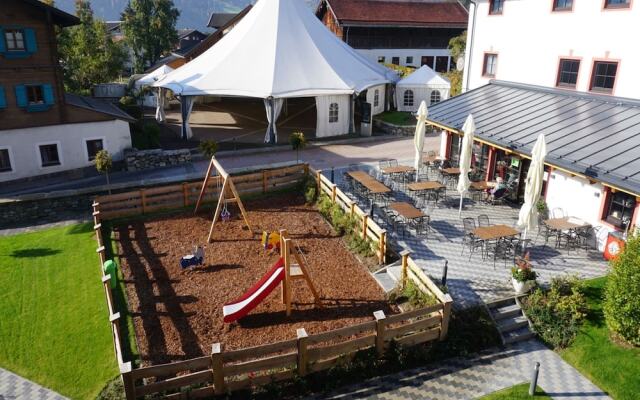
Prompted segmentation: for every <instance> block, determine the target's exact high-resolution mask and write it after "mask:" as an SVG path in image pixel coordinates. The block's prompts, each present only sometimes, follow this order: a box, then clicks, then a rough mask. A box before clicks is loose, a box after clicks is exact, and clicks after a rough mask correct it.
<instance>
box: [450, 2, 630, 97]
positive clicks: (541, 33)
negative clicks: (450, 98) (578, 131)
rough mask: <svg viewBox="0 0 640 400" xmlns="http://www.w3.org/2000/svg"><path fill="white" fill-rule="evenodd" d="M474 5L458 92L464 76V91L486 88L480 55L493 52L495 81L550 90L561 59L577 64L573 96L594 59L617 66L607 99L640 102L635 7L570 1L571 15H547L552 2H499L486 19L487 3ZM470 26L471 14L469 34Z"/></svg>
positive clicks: (583, 84) (585, 87)
mask: <svg viewBox="0 0 640 400" xmlns="http://www.w3.org/2000/svg"><path fill="white" fill-rule="evenodd" d="M478 3H479V4H478V10H477V17H476V27H475V38H474V39H473V41H474V44H473V54H472V57H471V65H470V67H469V68H467V69H466V70H465V73H464V75H465V76H464V79H463V88H464V87H465V86H466V83H467V74H469V86H468V89H474V88H476V87H478V86H482V85H484V84H486V83H488V81H489V78H485V77H482V65H483V59H484V53H485V52H496V53H498V63H497V71H496V77H495V79H500V80H506V81H514V82H520V83H528V84H534V85H541V86H547V87H554V86H555V85H556V78H557V73H558V63H559V60H560V58H561V57H576V58H580V59H581V62H580V69H579V72H578V83H577V87H576V90H578V91H587V90H588V89H589V83H590V80H591V69H592V65H593V60H594V59H613V60H618V61H619V65H618V73H617V77H616V84H615V90H614V93H613V95H615V96H621V97H630V98H636V99H637V98H640V78H639V75H638V71H640V51H639V48H640V47H639V46H640V45H639V44H638V39H639V38H640V1H638V0H635V1H632V5H631V8H630V9H619V10H603V4H604V1H603V0H573V11H572V12H561V11H556V12H552V11H551V6H552V0H517V1H516V0H505V2H504V9H503V14H502V15H488V13H489V0H478ZM472 7H473V6H472ZM472 24H473V9H472V10H470V14H469V32H471V31H472ZM467 43H468V44H470V43H471V40H470V39H469V40H468V42H467ZM467 54H468V52H467Z"/></svg>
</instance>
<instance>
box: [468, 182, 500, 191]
mask: <svg viewBox="0 0 640 400" xmlns="http://www.w3.org/2000/svg"><path fill="white" fill-rule="evenodd" d="M494 186H495V184H494V183H493V182H487V181H479V182H471V186H469V187H470V188H471V189H473V190H480V191H481V190H487V189H489V188H493V187H494Z"/></svg>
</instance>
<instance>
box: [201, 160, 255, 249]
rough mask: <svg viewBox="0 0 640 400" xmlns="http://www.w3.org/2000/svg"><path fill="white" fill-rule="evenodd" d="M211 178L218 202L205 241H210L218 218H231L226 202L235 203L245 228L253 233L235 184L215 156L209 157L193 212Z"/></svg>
mask: <svg viewBox="0 0 640 400" xmlns="http://www.w3.org/2000/svg"><path fill="white" fill-rule="evenodd" d="M212 173H213V175H212ZM211 178H213V179H215V180H216V189H217V191H218V204H217V206H216V212H215V213H214V214H213V221H212V222H211V229H209V237H208V238H207V242H208V243H211V242H212V240H211V237H212V236H213V227H214V226H215V224H216V222H218V218H220V219H222V220H223V221H228V220H229V219H230V218H231V213H230V212H229V209H228V208H227V205H228V203H236V204H237V205H238V208H239V209H240V213H241V214H242V218H243V219H244V223H245V224H246V225H247V228H248V229H249V232H251V235H253V231H252V230H251V225H250V224H249V217H248V216H247V212H246V211H245V209H244V205H243V204H242V200H240V195H239V194H238V191H237V190H236V186H235V185H234V184H233V180H232V179H231V176H230V175H229V174H228V173H227V171H225V169H224V168H223V167H222V165H220V163H219V162H218V160H216V158H215V156H213V157H211V162H210V163H209V167H208V168H207V174H206V175H205V177H204V182H203V183H202V188H201V189H200V195H199V196H198V201H197V202H196V208H195V210H194V214H195V213H197V212H198V209H199V208H200V203H201V202H202V199H203V198H204V195H205V192H206V191H207V186H208V184H209V179H211Z"/></svg>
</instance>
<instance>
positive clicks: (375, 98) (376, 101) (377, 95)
mask: <svg viewBox="0 0 640 400" xmlns="http://www.w3.org/2000/svg"><path fill="white" fill-rule="evenodd" d="M379 104H380V91H379V90H378V89H376V90H374V91H373V106H374V107H378V105H379Z"/></svg>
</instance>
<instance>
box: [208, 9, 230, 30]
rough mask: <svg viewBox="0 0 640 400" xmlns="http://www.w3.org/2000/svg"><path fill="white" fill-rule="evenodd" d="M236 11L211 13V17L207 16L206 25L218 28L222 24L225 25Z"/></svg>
mask: <svg viewBox="0 0 640 400" xmlns="http://www.w3.org/2000/svg"><path fill="white" fill-rule="evenodd" d="M236 14H237V13H213V14H211V17H209V23H208V24H207V26H208V27H209V28H214V29H218V28H220V27H222V26H225V25H226V24H227V22H229V21H231V19H232V18H233V17H235V16H236Z"/></svg>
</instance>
